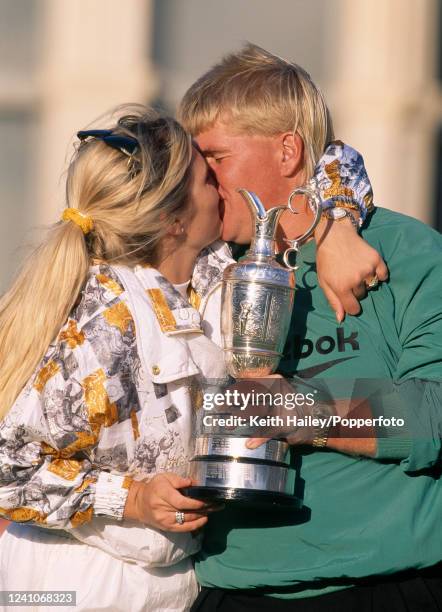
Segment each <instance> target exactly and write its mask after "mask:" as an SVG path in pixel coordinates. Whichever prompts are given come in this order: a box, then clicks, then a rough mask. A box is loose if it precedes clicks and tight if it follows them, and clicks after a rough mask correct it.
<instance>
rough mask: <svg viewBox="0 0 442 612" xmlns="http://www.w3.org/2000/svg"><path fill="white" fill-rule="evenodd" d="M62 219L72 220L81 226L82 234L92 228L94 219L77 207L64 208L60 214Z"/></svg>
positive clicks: (87, 232)
mask: <svg viewBox="0 0 442 612" xmlns="http://www.w3.org/2000/svg"><path fill="white" fill-rule="evenodd" d="M61 218H62V219H63V221H72V222H73V223H75V225H78V227H80V228H81V231H82V232H83V234H84V235H86V234H89V232H91V231H92V230H93V229H94V220H93V219H92V217H89V215H85V214H84V213H82V212H80V211H79V210H78V208H65V209H64V211H63V214H62V216H61Z"/></svg>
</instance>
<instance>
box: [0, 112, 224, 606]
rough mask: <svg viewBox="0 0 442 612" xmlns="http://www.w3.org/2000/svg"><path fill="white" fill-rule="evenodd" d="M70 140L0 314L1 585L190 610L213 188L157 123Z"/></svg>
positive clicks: (151, 115) (217, 366) (194, 154)
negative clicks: (63, 197) (59, 198)
mask: <svg viewBox="0 0 442 612" xmlns="http://www.w3.org/2000/svg"><path fill="white" fill-rule="evenodd" d="M79 138H80V146H79V147H78V150H77V152H76V154H75V156H74V158H73V160H72V162H71V164H70V167H69V171H68V178H67V191H66V192H67V204H68V208H67V209H65V211H64V213H63V217H62V219H63V220H62V222H59V223H57V224H56V225H55V226H54V227H53V228H52V229H51V232H50V234H49V237H48V239H47V240H46V242H44V243H43V245H42V246H41V247H40V248H39V249H38V251H37V252H36V253H35V254H34V256H33V257H32V258H31V259H30V260H29V262H28V264H27V266H26V267H25V268H24V269H23V271H22V272H21V274H20V276H19V277H18V279H17V280H16V282H15V284H14V285H13V287H12V288H11V289H10V291H9V292H8V293H6V295H5V296H4V297H3V298H2V300H1V302H0V346H1V347H2V360H1V361H2V367H1V373H0V393H1V410H2V415H3V416H4V419H3V421H2V423H1V424H0V465H1V468H0V485H1V487H0V512H1V514H2V515H3V516H5V517H6V518H8V519H10V520H11V521H13V524H12V525H11V526H10V527H9V528H8V530H7V532H6V533H5V534H4V536H3V537H2V540H1V546H0V570H1V571H0V589H4V590H9V591H11V590H25V589H26V590H48V591H76V594H77V595H76V603H75V605H76V609H78V610H131V611H137V610H150V611H153V610H161V611H165V610H174V611H175V610H187V609H188V608H189V607H190V605H191V603H192V601H193V600H194V598H195V596H196V593H197V585H196V582H195V578H194V574H193V570H192V564H191V559H190V555H192V554H193V553H194V552H196V551H197V549H198V546H199V540H198V537H195V532H196V531H197V530H198V529H200V528H201V527H202V526H204V524H205V523H206V521H207V513H208V512H210V511H211V510H213V508H210V507H207V506H206V505H204V504H203V503H202V502H200V501H198V500H193V499H189V498H187V497H185V496H183V495H182V494H181V493H180V492H179V489H180V488H182V487H185V486H188V485H189V484H190V483H191V481H190V479H189V478H187V477H186V473H187V465H188V460H189V457H190V455H191V433H192V423H193V410H194V407H195V406H196V405H197V404H198V391H199V387H198V380H199V379H200V378H201V377H208V376H210V377H211V378H217V377H222V376H223V375H224V366H223V361H222V353H221V351H220V349H219V348H218V346H217V344H215V342H214V341H217V342H219V335H218V332H217V321H218V320H219V290H218V291H217V289H219V287H220V281H221V277H222V271H223V269H224V268H225V267H226V265H229V264H230V263H231V262H232V259H231V256H230V251H229V250H228V248H227V247H226V245H224V244H223V243H221V242H214V241H215V240H216V239H217V238H218V237H219V235H220V230H221V224H222V221H221V218H220V214H219V198H218V193H217V189H216V186H215V183H214V181H213V179H212V177H211V174H210V173H209V170H208V167H207V165H206V163H205V161H204V160H203V158H202V157H201V155H200V154H199V152H198V151H197V150H196V149H194V148H192V144H191V142H190V139H189V137H188V135H187V134H186V133H185V132H184V130H183V129H182V128H181V127H180V126H179V124H177V123H176V122H175V121H174V120H172V119H168V118H163V117H160V116H158V115H157V114H156V113H155V112H153V111H152V110H147V109H142V108H137V109H134V110H132V111H131V113H130V114H126V115H124V116H122V117H121V118H120V119H119V120H118V122H117V123H116V124H114V125H113V126H112V128H111V129H110V130H90V131H87V132H79ZM212 243H213V244H212ZM208 245H211V246H208ZM205 247H207V248H206V249H205V250H204V251H203V252H202V253H201V251H202V249H204V248H205ZM189 279H192V284H191V286H190V285H189V282H190V280H189ZM195 289H196V291H195ZM188 297H189V298H190V302H191V303H192V304H193V306H191V303H190V302H189V299H188ZM203 332H204V333H203ZM210 337H212V338H213V340H214V341H212V340H211V339H210ZM11 406H12V407H11ZM65 603H66V602H65ZM40 609H41V608H40Z"/></svg>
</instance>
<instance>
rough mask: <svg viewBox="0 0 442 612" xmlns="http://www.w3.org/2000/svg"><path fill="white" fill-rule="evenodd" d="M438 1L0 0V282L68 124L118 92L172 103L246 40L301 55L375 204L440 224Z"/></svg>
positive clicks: (39, 220)
mask: <svg viewBox="0 0 442 612" xmlns="http://www.w3.org/2000/svg"><path fill="white" fill-rule="evenodd" d="M441 34H442V11H441V6H440V2H439V0H276V1H274V2H269V1H268V0H224V1H223V2H219V1H217V2H216V1H215V0H124V1H121V0H75V1H72V0H0V206H1V213H2V215H1V224H0V291H2V290H4V289H5V288H6V285H7V283H8V282H9V280H10V279H11V277H12V275H13V273H14V272H15V270H16V269H17V267H18V265H19V263H20V261H21V260H22V258H23V256H24V255H25V253H26V251H27V249H28V248H29V247H30V245H32V244H33V243H34V242H35V239H36V237H37V236H38V228H40V227H41V226H42V225H44V224H47V223H51V222H53V221H56V220H58V218H59V215H60V212H61V210H62V209H63V208H64V202H63V184H64V177H63V171H64V169H65V167H66V163H67V161H68V159H69V157H70V155H71V153H72V142H73V135H74V133H75V132H76V131H77V130H78V129H81V128H82V127H84V126H85V125H87V124H88V123H90V122H91V121H92V120H93V119H95V118H96V117H97V116H98V115H100V114H102V113H103V112H105V111H106V110H108V109H110V108H111V107H113V106H114V105H116V104H120V103H124V102H149V103H155V104H158V105H160V106H162V107H163V108H164V109H167V110H168V111H169V112H174V110H175V108H176V105H177V102H178V101H179V99H180V96H181V95H182V94H183V93H184V91H185V90H186V88H187V87H188V86H189V85H190V84H191V83H192V82H193V81H194V80H195V79H196V78H197V77H198V76H199V75H200V74H201V73H202V72H204V71H205V70H206V69H208V68H209V67H210V66H211V65H212V64H213V63H214V62H215V61H217V60H218V59H219V58H220V57H221V56H222V55H223V54H224V53H226V52H228V51H230V50H236V49H238V48H240V46H241V44H242V43H243V42H244V41H246V40H249V41H252V42H254V43H256V44H258V45H261V46H263V47H265V48H267V49H269V50H270V51H272V52H274V53H276V54H278V55H281V56H283V57H285V58H287V59H291V60H294V61H295V62H297V63H298V64H301V65H302V66H303V67H304V68H306V69H307V70H308V72H309V73H310V74H311V75H312V77H313V79H314V80H315V81H316V83H318V84H319V85H320V87H321V88H322V90H323V91H324V93H325V96H326V98H327V100H328V103H329V106H330V108H331V111H332V115H333V118H334V122H335V131H336V135H337V137H339V138H341V139H343V140H345V141H347V142H348V143H350V144H352V145H353V146H354V147H356V148H357V149H359V150H360V151H361V152H362V153H363V155H364V157H365V161H366V166H367V169H368V172H369V175H370V177H371V179H372V183H373V186H374V193H375V201H376V203H377V204H378V205H381V206H385V207H388V208H391V209H394V210H398V211H401V212H404V213H406V214H409V215H412V216H414V217H417V218H419V219H421V220H423V221H425V222H426V223H429V224H431V225H433V226H434V227H437V228H438V229H439V230H441V229H442V204H441V191H442V189H441V172H440V168H441V162H442V128H441V126H442V82H441V80H442V46H441V38H442V36H441Z"/></svg>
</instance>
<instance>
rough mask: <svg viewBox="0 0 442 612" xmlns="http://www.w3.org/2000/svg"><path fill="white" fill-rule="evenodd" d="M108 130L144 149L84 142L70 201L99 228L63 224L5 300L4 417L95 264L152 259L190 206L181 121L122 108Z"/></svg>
mask: <svg viewBox="0 0 442 612" xmlns="http://www.w3.org/2000/svg"><path fill="white" fill-rule="evenodd" d="M116 114H117V115H118V116H119V119H118V120H116V117H115V115H116ZM101 127H102V126H101ZM106 127H109V129H111V130H112V134H116V135H122V136H126V137H130V138H132V139H133V138H134V139H136V141H137V144H138V146H137V149H136V151H135V152H134V155H133V156H132V157H129V156H128V155H127V151H126V152H124V151H123V150H120V149H116V148H112V147H111V146H108V145H107V144H105V142H103V140H100V139H99V138H93V137H92V138H87V139H85V140H84V141H82V142H81V143H80V145H79V146H78V148H77V151H76V152H75V154H74V156H73V159H72V161H71V163H70V165H69V168H68V173H67V182H66V203H67V206H68V207H69V208H73V209H77V210H78V211H79V212H80V213H82V214H83V215H86V216H88V217H91V218H92V220H93V230H92V232H91V233H89V234H88V235H87V236H85V234H84V233H83V231H82V229H81V228H80V227H79V226H78V225H76V224H75V223H73V222H69V221H68V222H65V221H59V222H58V223H55V224H54V225H53V226H52V227H50V228H49V232H48V236H47V238H46V240H45V241H44V242H43V243H42V244H41V245H40V246H39V247H38V248H37V249H36V250H35V252H34V253H32V254H31V256H30V257H29V258H28V260H27V261H26V262H25V265H24V267H23V269H22V271H21V272H20V274H19V275H18V277H17V279H16V280H15V282H14V283H13V285H12V287H11V288H10V289H9V291H8V292H7V293H6V294H5V295H4V296H3V297H2V298H1V299H0V356H1V357H0V364H1V365H0V416H2V415H4V414H5V413H6V412H7V411H8V410H9V408H10V407H11V405H12V404H13V402H14V401H15V399H16V398H17V396H18V394H19V393H20V391H21V389H22V388H23V387H24V385H25V384H26V382H27V380H28V379H29V377H30V376H31V375H32V373H33V371H34V370H35V368H36V367H37V365H38V364H39V362H40V360H41V359H42V357H43V356H44V354H45V352H46V350H47V348H48V346H49V345H50V343H51V342H52V341H53V340H54V339H55V338H56V336H57V334H58V332H59V330H60V328H61V327H62V326H63V324H64V323H65V322H66V320H67V317H68V315H69V312H70V311H71V309H72V308H73V306H74V305H75V302H76V301H77V299H78V297H79V295H80V292H81V290H82V287H83V286H84V284H85V281H86V278H87V274H88V268H89V265H90V263H91V260H92V259H95V258H97V259H100V260H104V261H107V262H110V263H112V262H115V263H118V264H125V265H129V266H133V265H135V264H137V263H140V262H154V259H155V255H156V252H157V247H158V244H159V242H160V241H161V238H162V237H163V236H164V234H165V232H166V230H167V225H168V224H167V220H168V219H170V221H171V222H172V221H173V220H174V215H175V214H177V213H178V211H180V210H182V208H183V206H185V204H186V202H187V199H188V196H189V189H190V180H191V175H190V168H191V159H192V145H191V140H190V137H189V135H188V134H187V133H186V132H185V131H184V130H183V128H182V127H181V126H180V125H179V124H178V123H177V122H176V121H175V120H174V119H171V118H167V117H161V116H159V115H158V113H156V112H155V111H153V110H152V109H148V108H146V107H142V106H138V105H137V106H133V105H132V106H125V107H119V109H118V110H117V111H115V112H114V113H113V114H112V125H110V126H109V125H108V126H106Z"/></svg>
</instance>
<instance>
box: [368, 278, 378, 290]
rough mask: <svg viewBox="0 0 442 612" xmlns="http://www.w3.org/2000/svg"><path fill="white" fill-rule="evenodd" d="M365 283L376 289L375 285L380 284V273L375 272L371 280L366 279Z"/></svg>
mask: <svg viewBox="0 0 442 612" xmlns="http://www.w3.org/2000/svg"><path fill="white" fill-rule="evenodd" d="M365 284H366V286H367V289H368V290H370V289H374V288H375V287H377V286H378V285H379V279H378V275H377V274H375V275H374V276H373V278H372V279H371V280H370V281H369V282H367V281H365Z"/></svg>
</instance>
